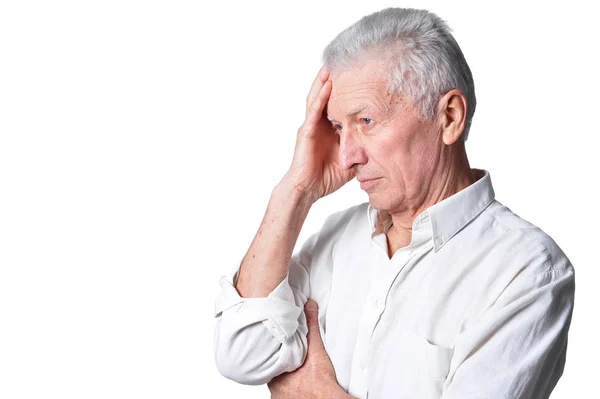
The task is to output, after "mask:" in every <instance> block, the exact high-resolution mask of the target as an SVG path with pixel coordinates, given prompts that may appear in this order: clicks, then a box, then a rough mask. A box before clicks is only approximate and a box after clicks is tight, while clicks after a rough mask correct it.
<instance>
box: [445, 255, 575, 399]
mask: <svg viewBox="0 0 600 399" xmlns="http://www.w3.org/2000/svg"><path fill="white" fill-rule="evenodd" d="M574 293H575V272H574V269H573V267H572V266H570V265H568V266H566V267H560V268H557V269H554V268H552V267H548V270H547V271H546V272H544V273H540V274H536V275H532V276H524V277H521V276H519V278H517V279H516V280H515V281H514V282H512V283H511V284H510V285H509V286H508V287H507V288H506V289H505V290H504V292H503V293H502V294H501V296H500V297H499V298H498V300H497V301H496V303H494V305H493V306H492V307H491V308H490V309H488V311H487V312H486V313H485V314H484V315H483V316H482V318H481V319H480V320H479V321H478V322H477V323H476V325H474V326H472V327H470V328H467V329H466V330H465V331H463V332H462V333H461V334H459V336H458V338H457V341H456V343H455V348H454V355H453V358H452V362H451V367H450V373H449V375H448V378H447V379H446V382H445V384H444V392H443V395H442V399H459V398H460V399H475V398H494V399H509V398H510V399H534V398H535V399H543V398H548V397H549V396H550V392H551V391H552V390H553V388H554V386H555V385H556V383H557V381H558V379H559V378H560V376H561V375H562V372H563V369H564V366H565V360H566V350H567V335H568V330H569V326H570V322H571V315H572V311H573V306H574Z"/></svg>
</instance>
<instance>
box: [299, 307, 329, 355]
mask: <svg viewBox="0 0 600 399" xmlns="http://www.w3.org/2000/svg"><path fill="white" fill-rule="evenodd" d="M304 314H305V315H306V324H307V326H308V337H307V338H308V351H309V352H315V351H319V350H324V349H325V348H324V346H323V341H322V339H321V332H320V330H319V306H318V305H317V303H316V302H315V301H313V300H312V299H309V300H308V301H306V304H305V305H304Z"/></svg>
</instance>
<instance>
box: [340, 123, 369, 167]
mask: <svg viewBox="0 0 600 399" xmlns="http://www.w3.org/2000/svg"><path fill="white" fill-rule="evenodd" d="M356 136H357V132H356V131H354V130H347V131H345V132H343V133H341V134H340V150H339V154H338V155H339V157H338V158H339V161H340V167H341V168H342V169H343V170H347V169H350V168H352V166H353V165H354V164H363V163H366V161H367V160H366V154H365V152H364V149H363V147H362V144H361V143H360V141H359V140H358V138H357V137H356Z"/></svg>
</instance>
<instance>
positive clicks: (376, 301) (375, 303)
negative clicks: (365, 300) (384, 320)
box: [373, 299, 379, 309]
mask: <svg viewBox="0 0 600 399" xmlns="http://www.w3.org/2000/svg"><path fill="white" fill-rule="evenodd" d="M378 306H379V300H378V299H373V307H374V308H375V309H377V307H378Z"/></svg>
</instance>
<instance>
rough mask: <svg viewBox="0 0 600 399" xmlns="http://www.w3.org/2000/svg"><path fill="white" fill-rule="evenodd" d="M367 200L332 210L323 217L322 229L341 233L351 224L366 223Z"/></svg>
mask: <svg viewBox="0 0 600 399" xmlns="http://www.w3.org/2000/svg"><path fill="white" fill-rule="evenodd" d="M368 206H369V203H368V202H364V203H361V204H357V205H353V206H351V207H349V208H346V209H342V210H340V211H337V212H334V213H332V214H331V215H329V216H328V217H327V219H325V222H324V223H323V227H322V231H323V230H325V231H329V232H333V231H335V232H337V233H342V234H343V231H344V230H345V229H346V228H347V227H348V226H349V225H351V224H355V223H363V224H365V226H366V225H367V224H368V217H367V211H368Z"/></svg>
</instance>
